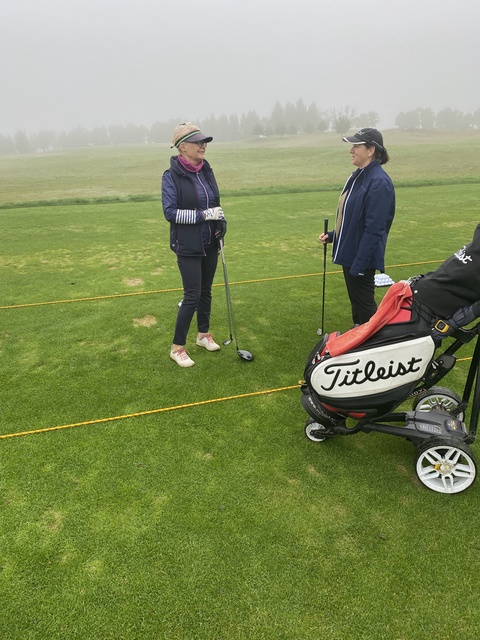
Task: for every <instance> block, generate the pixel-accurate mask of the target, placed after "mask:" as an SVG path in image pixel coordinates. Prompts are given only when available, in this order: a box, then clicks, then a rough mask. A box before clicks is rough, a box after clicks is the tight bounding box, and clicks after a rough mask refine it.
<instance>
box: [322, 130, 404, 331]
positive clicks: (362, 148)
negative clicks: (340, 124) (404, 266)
mask: <svg viewBox="0 0 480 640" xmlns="http://www.w3.org/2000/svg"><path fill="white" fill-rule="evenodd" d="M342 139H343V140H344V142H350V143H351V144H352V147H351V149H350V155H351V157H352V163H353V164H354V165H355V166H356V167H357V169H356V170H355V171H354V172H353V173H352V175H351V176H350V177H349V178H348V180H347V182H346V184H345V186H344V188H343V190H342V193H341V195H340V199H339V202H338V207H337V214H336V219H335V229H333V230H332V231H329V232H328V233H322V234H321V235H320V236H319V239H320V241H321V242H322V243H323V244H326V243H327V242H333V250H332V259H333V262H334V263H335V264H340V265H342V267H343V275H344V278H345V284H346V286H347V291H348V297H349V299H350V304H351V306H352V317H353V323H354V324H355V325H357V324H363V323H364V322H367V321H368V320H370V318H371V317H372V316H373V314H374V313H375V311H376V309H377V304H376V302H375V271H376V270H378V271H381V272H382V273H383V271H384V270H385V248H386V244H387V236H388V232H389V231H390V227H391V225H392V221H393V217H394V215H395V190H394V188H393V183H392V181H391V179H390V177H389V176H388V175H387V173H385V171H384V170H383V169H382V166H381V165H384V164H385V163H387V162H388V161H389V159H390V158H389V155H388V153H387V150H386V149H385V147H384V146H383V137H382V134H381V133H380V131H378V130H377V129H372V128H365V129H361V130H360V131H358V132H357V133H356V134H355V135H354V136H350V137H344V138H342Z"/></svg>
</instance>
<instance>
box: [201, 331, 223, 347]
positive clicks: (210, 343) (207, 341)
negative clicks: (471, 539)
mask: <svg viewBox="0 0 480 640" xmlns="http://www.w3.org/2000/svg"><path fill="white" fill-rule="evenodd" d="M197 345H198V346H199V347H205V349H206V350H207V351H220V345H219V344H217V343H216V342H215V340H214V339H213V338H212V336H211V334H210V333H207V335H206V336H203V338H199V337H198V336H197Z"/></svg>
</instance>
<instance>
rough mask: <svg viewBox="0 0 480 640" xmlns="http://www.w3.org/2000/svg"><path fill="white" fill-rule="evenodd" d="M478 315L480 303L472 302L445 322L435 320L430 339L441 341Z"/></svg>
mask: <svg viewBox="0 0 480 640" xmlns="http://www.w3.org/2000/svg"><path fill="white" fill-rule="evenodd" d="M479 315H480V301H477V302H474V303H473V304H471V305H468V306H467V307H463V308H462V309H458V310H457V311H455V313H454V314H453V315H452V316H450V317H448V318H446V319H445V320H437V322H436V323H435V325H434V327H433V329H432V338H433V339H434V340H443V338H446V337H447V336H449V335H451V334H452V333H453V332H454V331H455V329H458V328H459V327H464V326H465V325H466V324H470V323H471V322H473V321H474V320H475V318H478V316H479Z"/></svg>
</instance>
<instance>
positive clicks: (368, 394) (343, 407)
mask: <svg viewBox="0 0 480 640" xmlns="http://www.w3.org/2000/svg"><path fill="white" fill-rule="evenodd" d="M355 331H356V329H352V330H351V331H350V332H347V334H343V337H344V338H345V339H346V341H345V340H344V342H346V344H348V334H350V333H351V334H352V336H354V332H355ZM339 335H340V334H338V333H336V334H326V335H325V336H324V337H323V339H322V340H321V341H320V342H319V343H318V344H317V345H316V346H315V348H314V349H313V350H312V352H311V353H310V355H309V357H308V361H307V364H306V367H305V372H304V380H305V383H304V384H303V386H302V405H303V407H304V409H305V410H306V412H307V413H308V414H309V415H310V416H311V417H312V418H314V419H315V420H316V421H317V422H319V423H320V424H323V425H324V427H325V428H327V429H328V428H332V427H334V426H335V425H339V424H342V423H344V422H345V419H346V418H347V417H351V418H355V419H357V420H362V419H375V418H378V417H380V416H384V415H385V414H387V413H389V412H391V411H393V410H394V409H396V408H397V407H398V406H399V405H400V404H401V403H402V402H403V401H404V400H405V399H407V398H408V397H410V396H412V395H415V393H416V392H418V393H419V392H420V391H422V390H424V389H427V388H429V387H430V386H432V385H433V384H435V382H436V381H437V380H438V379H440V378H441V377H443V375H445V373H446V372H447V371H448V370H449V369H450V368H451V367H452V366H453V365H454V362H455V361H454V359H452V360H451V361H450V360H448V358H447V361H446V362H440V363H439V362H435V361H434V360H433V357H434V353H435V348H436V345H435V342H434V340H433V338H432V336H431V318H430V317H429V314H428V313H427V312H426V311H425V310H424V309H422V307H421V306H420V304H419V303H417V302H415V301H413V300H412V298H408V299H406V300H405V301H404V302H403V303H402V307H401V309H400V310H399V312H398V313H397V314H396V315H395V316H394V317H393V318H392V320H391V321H389V322H388V324H386V325H384V326H383V327H382V328H380V329H379V330H378V331H376V332H375V333H374V334H373V335H371V336H369V337H368V338H367V339H366V340H365V341H363V342H362V343H361V344H359V345H357V346H354V347H353V348H352V349H348V350H347V351H345V352H343V353H341V354H340V355H333V356H332V355H331V353H330V351H329V345H330V344H332V345H333V342H334V341H335V339H336V338H337V337H338V336H339Z"/></svg>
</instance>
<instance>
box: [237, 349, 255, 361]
mask: <svg viewBox="0 0 480 640" xmlns="http://www.w3.org/2000/svg"><path fill="white" fill-rule="evenodd" d="M237 353H238V355H239V356H240V358H241V359H242V360H253V356H252V354H251V353H250V351H245V350H244V349H237Z"/></svg>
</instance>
